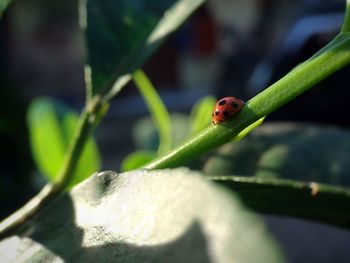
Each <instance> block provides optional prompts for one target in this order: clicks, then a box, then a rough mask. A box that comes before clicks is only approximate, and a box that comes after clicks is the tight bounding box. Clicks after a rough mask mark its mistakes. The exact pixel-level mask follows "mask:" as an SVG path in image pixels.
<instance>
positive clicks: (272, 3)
mask: <svg viewBox="0 0 350 263" xmlns="http://www.w3.org/2000/svg"><path fill="white" fill-rule="evenodd" d="M344 2H345V1H335V0H334V1H330V0H329V1H324V0H323V1H322V0H319V1H316V0H314V1H312V0H309V1H307V0H305V1H301V0H299V1H278V0H256V1H244V0H240V1H235V0H220V1H219V0H217V1H208V2H207V3H206V4H205V5H204V6H202V7H201V8H200V9H199V10H198V11H197V12H196V13H195V14H194V15H193V16H192V17H191V18H190V19H189V20H188V21H187V22H186V23H185V24H184V25H183V26H182V27H181V28H180V29H179V30H178V31H177V32H176V33H175V34H174V35H172V36H171V37H170V38H169V39H168V41H167V42H166V43H165V44H164V45H163V46H162V47H161V48H160V49H159V50H158V51H157V52H156V53H155V54H154V55H153V56H152V58H151V59H150V60H149V61H148V62H147V63H146V64H145V65H144V70H145V72H146V73H147V74H148V76H149V78H150V79H151V81H152V82H153V84H154V85H155V86H156V87H157V90H158V91H159V93H160V94H161V96H162V98H163V99H164V102H165V104H166V105H167V107H168V108H169V110H170V111H171V112H182V113H189V111H190V109H191V107H192V105H193V104H194V103H195V102H196V101H197V100H198V99H200V98H201V97H203V96H205V95H208V94H213V95H215V96H217V97H222V96H231V95H233V96H236V97H240V98H242V99H243V100H246V101H247V100H249V99H250V98H251V97H253V96H254V95H256V94H257V93H259V92H260V91H262V90H263V89H265V88H266V87H267V86H269V85H270V84H272V83H274V82H275V81H277V80H278V79H279V78H280V77H282V76H283V75H285V74H286V73H287V72H288V71H290V70H291V69H292V68H293V67H294V66H296V65H297V64H298V63H300V62H302V61H304V60H305V59H307V58H309V57H310V56H311V55H312V54H314V53H315V52H316V51H317V50H319V49H320V48H321V47H323V46H324V45H325V44H326V43H327V42H328V41H329V40H331V39H332V38H333V37H334V36H335V35H336V34H337V33H338V32H339V28H340V25H341V22H342V18H343V12H344V6H345V3H344ZM74 4H75V3H74V1H68V0H65V1H45V0H36V1H13V3H12V4H11V6H10V8H9V9H8V10H7V11H6V12H5V14H4V17H3V18H2V20H1V23H0V85H1V86H0V94H1V95H0V149H1V153H0V198H1V200H4V201H2V205H1V207H0V217H1V218H3V217H5V216H6V215H8V214H9V213H10V212H12V211H14V210H16V209H17V208H18V207H19V206H20V205H22V204H23V203H25V201H26V200H28V199H29V198H30V196H32V195H34V194H35V193H36V192H37V191H38V189H39V186H40V185H41V184H40V183H39V184H38V183H35V182H36V181H37V179H35V178H37V177H38V176H37V174H38V172H37V170H36V167H35V164H34V162H33V160H32V157H31V153H30V147H29V141H28V130H27V126H26V120H25V115H26V110H27V107H28V105H29V103H30V102H31V101H32V100H33V99H35V98H37V97H38V96H50V97H55V98H57V99H60V100H62V101H64V102H66V103H67V104H69V105H71V106H72V107H73V108H75V109H76V110H77V111H79V110H80V109H81V108H82V106H83V103H84V95H85V93H84V86H83V72H82V65H83V60H84V48H83V39H82V34H81V32H80V31H79V27H78V25H77V23H76V21H77V14H76V11H75V8H74ZM349 71H350V67H345V68H344V69H342V70H341V71H339V72H337V73H336V74H334V75H332V76H331V77H330V78H328V79H327V80H325V81H323V82H322V83H320V84H318V85H317V87H315V88H313V89H312V90H310V91H308V92H307V93H305V94H304V95H302V96H301V97H299V98H298V99H296V100H295V101H293V102H291V103H289V104H288V105H286V106H285V107H283V108H282V109H279V110H278V111H276V112H274V113H272V114H271V115H269V116H268V118H267V121H302V122H313V123H321V124H326V125H335V126H339V127H343V128H348V127H349V125H350V120H349V118H347V117H346V115H345V114H344V113H346V111H345V109H346V105H347V104H348V98H349V95H350V90H349V88H348V76H349V73H350V72H349ZM146 115H148V112H147V109H146V107H145V104H144V103H143V101H142V99H141V97H140V96H139V94H138V92H137V90H136V89H135V87H134V86H133V84H129V85H128V86H127V87H125V88H124V90H123V91H122V92H121V93H120V95H119V96H117V97H116V98H115V99H114V100H113V101H112V103H111V107H110V111H109V113H108V115H107V116H106V119H105V120H104V121H103V122H102V123H101V126H100V127H99V128H98V129H97V131H96V134H95V135H96V139H97V142H98V145H99V147H100V150H101V153H102V160H103V169H110V170H118V169H119V165H120V162H121V160H122V159H123V158H124V157H125V156H126V155H127V154H128V153H130V152H132V151H133V150H134V145H133V141H132V137H131V129H132V127H133V125H134V123H135V122H136V121H137V120H138V119H140V118H141V117H144V116H146ZM208 118H210V116H209V117H208ZM120 123H122V124H123V125H120ZM271 221H272V222H274V219H272V220H271ZM274 224H275V223H274ZM282 232H283V231H282ZM345 238H349V236H346V237H345ZM325 262H326V261H325Z"/></svg>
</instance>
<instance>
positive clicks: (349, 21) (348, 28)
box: [341, 0, 350, 33]
mask: <svg viewBox="0 0 350 263" xmlns="http://www.w3.org/2000/svg"><path fill="white" fill-rule="evenodd" d="M341 32H342V33H346V32H350V0H347V1H346V8H345V15H344V21H343V25H342V27H341Z"/></svg>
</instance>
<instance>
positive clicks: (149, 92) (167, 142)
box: [133, 70, 172, 154]
mask: <svg viewBox="0 0 350 263" xmlns="http://www.w3.org/2000/svg"><path fill="white" fill-rule="evenodd" d="M133 80H134V82H135V84H136V86H137V88H138V90H139V92H140V93H141V95H142V98H143V100H144V102H145V103H146V105H147V108H148V110H149V112H150V113H151V117H152V119H153V122H154V124H155V127H156V128H157V131H158V134H159V146H158V150H157V153H158V154H162V153H164V152H167V151H169V150H170V149H171V145H172V141H171V138H172V134H171V130H172V127H171V119H170V116H169V112H168V110H167V108H166V107H165V105H164V103H163V101H162V99H161V98H160V96H159V95H158V93H157V91H156V89H155V88H154V87H153V85H152V83H151V82H150V80H149V79H148V78H147V76H146V74H145V73H144V72H143V71H142V70H137V71H135V72H134V73H133Z"/></svg>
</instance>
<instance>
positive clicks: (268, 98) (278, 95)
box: [144, 33, 350, 169]
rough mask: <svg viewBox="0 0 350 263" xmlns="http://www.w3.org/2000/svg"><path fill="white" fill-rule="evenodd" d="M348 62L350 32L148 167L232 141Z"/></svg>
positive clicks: (184, 158)
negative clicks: (228, 117)
mask: <svg viewBox="0 0 350 263" xmlns="http://www.w3.org/2000/svg"><path fill="white" fill-rule="evenodd" d="M348 63H350V34H348V33H344V34H340V35H338V36H337V37H335V38H334V40H333V41H331V42H330V43H329V44H328V45H327V46H325V47H324V48H323V49H321V50H320V51H319V52H318V53H316V54H315V55H314V56H312V57H311V58H310V59H309V60H307V61H306V62H304V63H302V64H301V65H299V66H297V67H296V68H295V69H293V70H292V71H291V72H290V73H288V74H287V75H286V76H284V77H283V78H282V79H280V80H279V81H277V82H276V83H274V84H273V85H271V86H270V87H269V88H267V89H266V90H264V91H263V92H261V93H259V94H258V95H256V96H255V97H254V98H252V99H251V100H250V101H249V102H247V104H246V105H245V106H244V107H243V109H242V111H241V112H240V113H239V114H238V115H237V116H236V117H235V118H233V119H232V120H231V121H228V122H227V123H225V124H223V125H210V126H209V127H208V128H206V129H204V130H203V131H202V132H201V133H199V134H197V135H196V136H195V137H192V138H191V139H189V140H188V141H186V142H185V143H183V144H182V145H180V146H179V147H177V148H175V149H174V150H172V151H170V152H169V153H168V154H166V155H164V156H162V157H160V158H158V159H156V160H154V161H152V162H150V163H148V164H146V165H145V166H144V168H147V169H162V168H170V167H176V166H180V165H184V164H186V163H188V161H190V160H192V159H193V158H195V157H197V156H199V155H200V154H202V153H204V152H206V151H208V150H210V149H213V148H215V147H218V146H220V145H222V144H224V143H227V142H229V141H231V140H232V139H233V138H234V136H237V134H239V132H240V131H242V130H243V129H244V128H245V127H248V126H249V125H250V124H252V123H254V122H256V121H257V120H258V119H260V118H262V117H264V116H266V115H268V114H269V113H270V112H273V111H275V110H276V109H278V108H279V107H281V106H283V105H285V104H286V103H288V102H289V101H291V100H293V99H295V98H296V97H298V96H299V95H300V94H302V93H304V92H305V91H307V90H308V89H310V88H311V87H312V86H314V85H315V84H317V83H319V82H320V81H322V80H323V79H325V78H326V77H328V76H329V75H331V74H332V73H334V72H335V71H337V70H339V69H340V68H342V67H344V66H345V65H347V64H348ZM330 103H331V101H330ZM328 106H329V105H326V106H325V107H328ZM208 118H210V116H208Z"/></svg>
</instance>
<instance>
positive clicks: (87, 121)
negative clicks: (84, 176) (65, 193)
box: [55, 110, 94, 190]
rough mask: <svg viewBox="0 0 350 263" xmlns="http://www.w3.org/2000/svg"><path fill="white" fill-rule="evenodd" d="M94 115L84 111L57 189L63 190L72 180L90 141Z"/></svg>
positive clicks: (59, 176) (67, 154)
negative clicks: (85, 147)
mask: <svg viewBox="0 0 350 263" xmlns="http://www.w3.org/2000/svg"><path fill="white" fill-rule="evenodd" d="M93 116H94V114H91V113H89V112H87V111H85V110H84V111H83V112H82V114H81V115H80V118H79V122H78V125H77V129H76V130H75V134H74V136H73V138H72V140H71V143H70V144H69V147H68V150H67V153H66V158H65V160H64V163H63V166H62V169H61V170H60V172H59V174H58V176H57V178H58V179H57V181H56V182H55V185H56V187H57V188H59V189H61V190H63V189H65V188H66V186H67V185H68V184H69V182H70V181H71V179H72V176H73V172H74V169H75V168H76V166H77V164H78V161H79V158H80V156H81V153H82V152H83V150H84V146H85V144H86V142H87V140H88V139H89V137H90V135H91V132H92V130H93V128H94V118H93Z"/></svg>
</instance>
